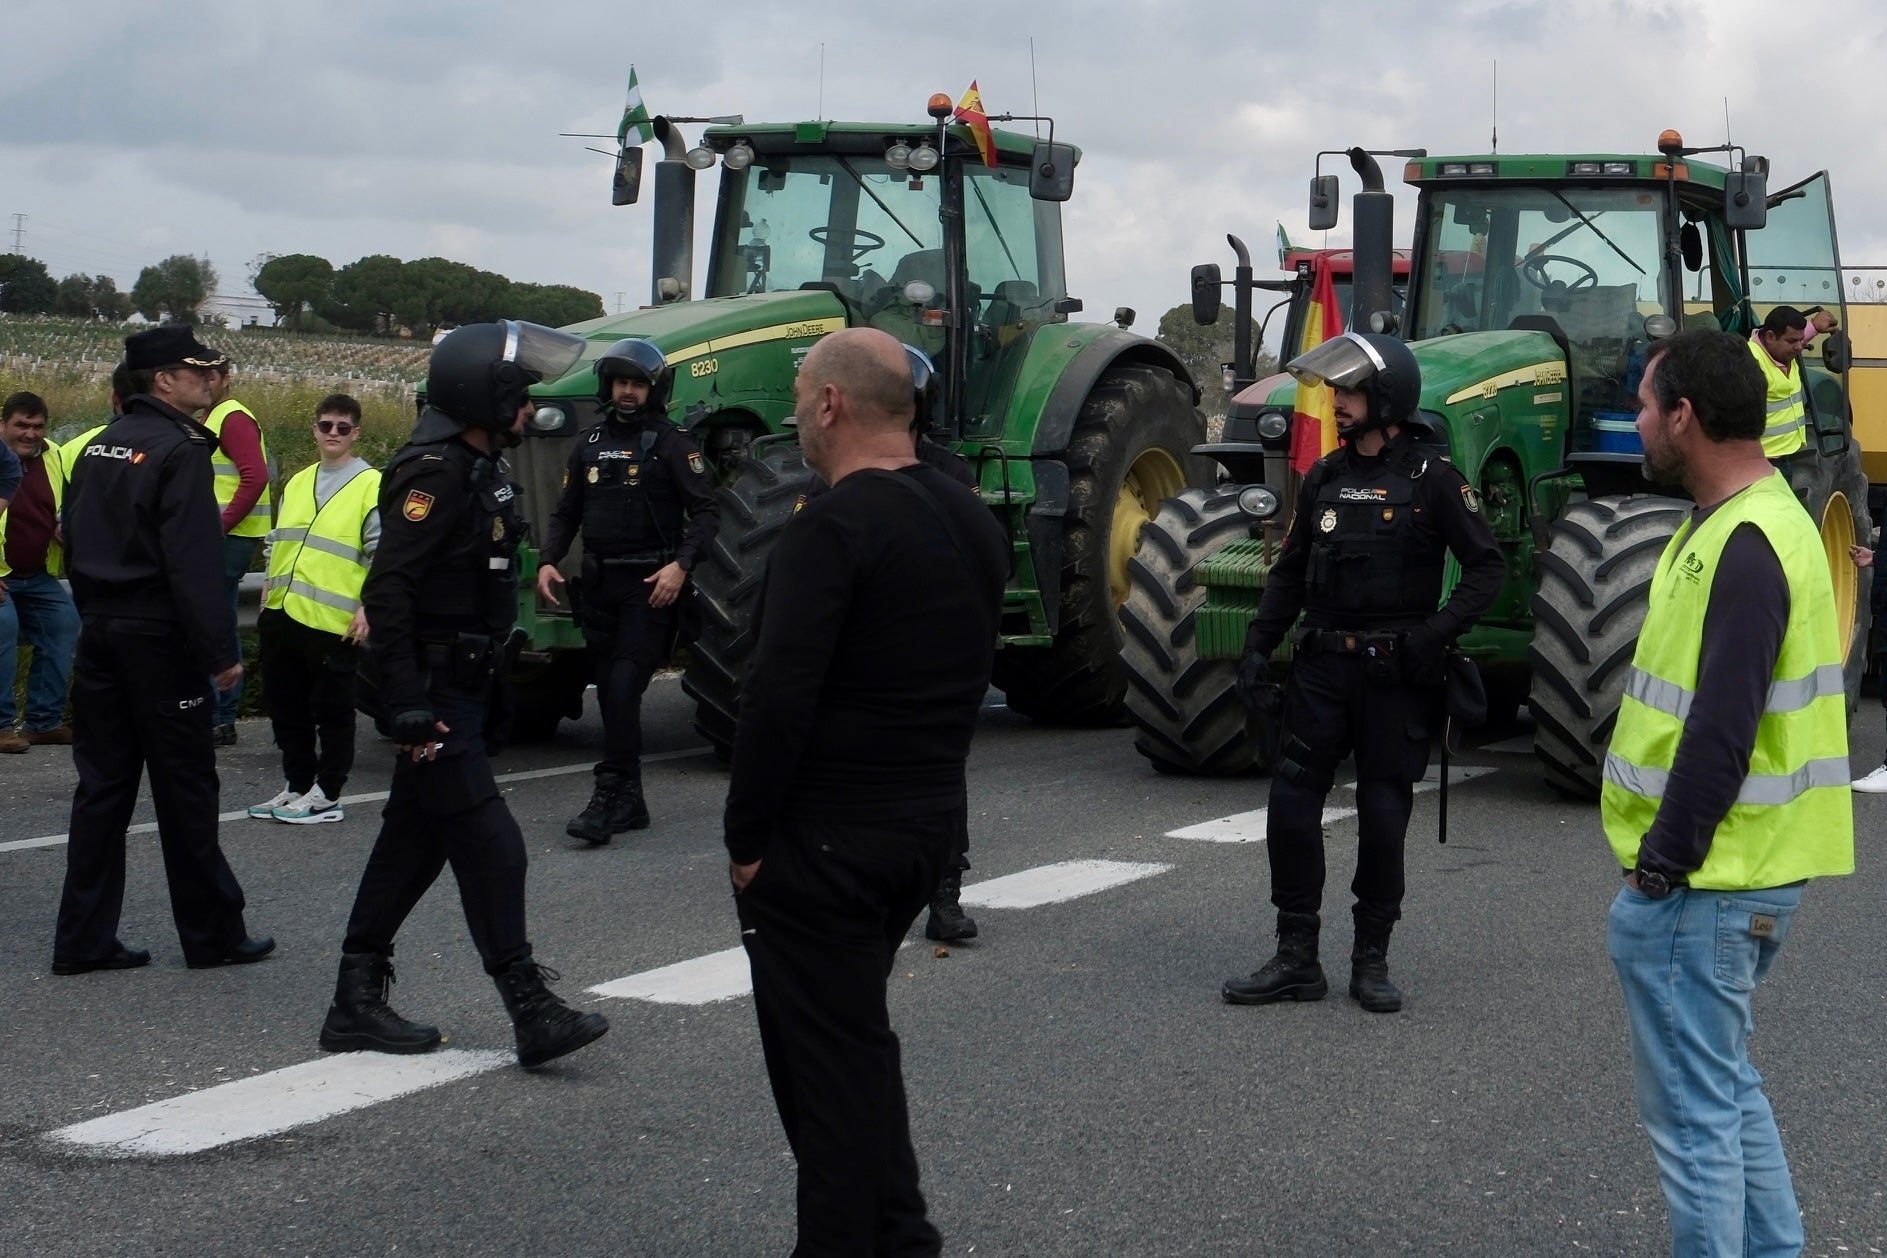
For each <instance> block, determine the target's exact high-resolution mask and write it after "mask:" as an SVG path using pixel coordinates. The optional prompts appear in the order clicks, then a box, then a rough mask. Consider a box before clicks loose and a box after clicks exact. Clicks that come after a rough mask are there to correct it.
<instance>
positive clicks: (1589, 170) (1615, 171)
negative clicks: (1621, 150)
mask: <svg viewBox="0 0 1887 1258" xmlns="http://www.w3.org/2000/svg"><path fill="white" fill-rule="evenodd" d="M1566 173H1567V174H1569V175H1635V174H1637V173H1638V165H1637V163H1636V162H1567V163H1566Z"/></svg>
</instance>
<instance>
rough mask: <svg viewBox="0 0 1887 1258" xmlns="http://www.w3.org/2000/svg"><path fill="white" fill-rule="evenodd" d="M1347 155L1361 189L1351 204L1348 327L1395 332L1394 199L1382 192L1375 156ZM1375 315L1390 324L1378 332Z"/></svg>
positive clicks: (1358, 152)
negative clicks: (1352, 233) (1351, 267)
mask: <svg viewBox="0 0 1887 1258" xmlns="http://www.w3.org/2000/svg"><path fill="white" fill-rule="evenodd" d="M1348 156H1349V159H1350V166H1351V167H1352V168H1353V169H1354V170H1355V171H1356V173H1357V175H1358V176H1359V177H1360V178H1361V179H1362V180H1363V190H1362V191H1361V192H1359V193H1357V194H1356V196H1355V198H1354V199H1353V200H1352V201H1351V203H1350V204H1351V207H1352V209H1353V210H1354V212H1355V214H1356V226H1355V239H1356V243H1355V245H1354V246H1353V252H1354V257H1355V263H1354V265H1355V267H1356V273H1355V276H1354V278H1353V279H1352V281H1351V282H1352V283H1353V284H1354V286H1355V288H1354V298H1353V300H1352V303H1351V310H1352V313H1351V316H1350V326H1351V327H1353V328H1355V329H1356V330H1357V331H1359V332H1363V331H1373V330H1380V331H1383V332H1395V331H1397V329H1396V327H1395V326H1394V323H1393V320H1394V319H1395V304H1394V303H1395V213H1396V199H1395V196H1394V195H1393V194H1391V193H1389V192H1385V191H1384V190H1383V184H1382V167H1380V166H1378V165H1377V164H1376V159H1375V158H1374V157H1371V156H1370V155H1369V154H1368V153H1367V152H1365V151H1364V150H1363V149H1361V148H1353V149H1351V150H1350V151H1349V153H1348ZM1377 314H1381V315H1382V316H1383V318H1384V319H1385V320H1390V321H1391V322H1390V323H1389V324H1388V325H1387V326H1384V327H1382V328H1380V329H1377V328H1376V327H1375V325H1374V323H1373V322H1372V320H1373V318H1374V316H1375V315H1377Z"/></svg>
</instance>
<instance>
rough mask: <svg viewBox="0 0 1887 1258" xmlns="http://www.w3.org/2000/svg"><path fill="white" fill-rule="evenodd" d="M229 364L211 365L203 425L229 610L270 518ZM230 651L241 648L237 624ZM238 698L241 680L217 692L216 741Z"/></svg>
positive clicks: (231, 732)
mask: <svg viewBox="0 0 1887 1258" xmlns="http://www.w3.org/2000/svg"><path fill="white" fill-rule="evenodd" d="M229 373H230V364H229V363H228V362H227V361H225V362H224V363H223V365H222V366H221V367H220V368H218V369H217V371H216V373H215V380H214V381H213V383H212V386H211V389H210V396H211V398H212V399H213V403H212V405H211V406H210V413H209V414H208V415H206V416H204V418H203V426H204V427H205V428H208V429H209V430H210V431H211V432H213V433H215V434H216V452H215V453H214V454H213V455H211V456H210V467H211V470H213V471H214V472H215V473H216V482H215V487H216V508H217V510H218V511H220V512H221V513H222V516H223V581H224V583H225V584H226V585H227V586H228V587H229V607H230V613H231V615H232V616H233V615H234V614H235V609H236V596H237V594H238V592H239V591H240V590H241V589H242V578H243V574H244V573H246V572H248V571H249V567H250V565H251V564H253V563H255V558H256V549H257V548H258V547H260V546H261V545H262V539H263V538H264V537H267V536H268V533H269V528H270V526H271V525H272V523H273V522H274V514H273V511H272V509H271V504H270V496H269V472H270V468H269V445H268V442H267V441H266V440H264V439H263V436H262V425H261V424H260V423H258V422H257V421H256V417H255V416H254V415H253V414H251V413H250V411H249V408H248V407H246V406H244V405H243V404H242V403H241V402H238V401H237V400H236V399H234V398H232V397H230V396H229ZM236 648H237V650H236V653H237V655H238V656H240V655H241V654H242V638H241V630H240V629H238V631H237V640H236ZM241 702H242V683H241V682H238V683H237V684H236V688H235V689H234V690H231V691H229V692H227V693H223V692H218V694H217V696H216V711H215V713H214V716H213V720H212V723H213V726H214V731H215V732H214V738H215V742H216V745H217V746H218V747H233V746H235V745H236V712H237V710H238V708H239V706H240V704H241Z"/></svg>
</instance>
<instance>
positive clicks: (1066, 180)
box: [1029, 140, 1075, 201]
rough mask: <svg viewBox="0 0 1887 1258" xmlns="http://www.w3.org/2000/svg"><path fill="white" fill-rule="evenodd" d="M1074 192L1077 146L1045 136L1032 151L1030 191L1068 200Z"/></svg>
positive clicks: (1047, 198) (1044, 198)
mask: <svg viewBox="0 0 1887 1258" xmlns="http://www.w3.org/2000/svg"><path fill="white" fill-rule="evenodd" d="M1074 194H1075V146H1074V145H1072V144H1056V143H1055V142H1054V141H1052V140H1043V141H1042V142H1041V143H1039V144H1037V145H1036V146H1035V151H1034V152H1033V153H1031V154H1029V195H1030V196H1031V197H1034V198H1035V199H1036V200H1037V201H1066V200H1068V199H1069V198H1070V197H1072V196H1074Z"/></svg>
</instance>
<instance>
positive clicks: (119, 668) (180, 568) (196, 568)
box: [53, 326, 274, 974]
mask: <svg viewBox="0 0 1887 1258" xmlns="http://www.w3.org/2000/svg"><path fill="white" fill-rule="evenodd" d="M125 361H126V363H127V365H128V366H129V367H130V368H131V369H132V370H134V371H142V370H148V369H152V368H176V367H178V366H179V365H181V367H182V368H184V369H200V368H207V367H213V366H215V365H216V363H217V362H219V361H221V356H220V355H217V354H216V353H215V352H214V351H212V350H208V349H206V348H204V347H203V346H201V345H200V344H198V343H197V341H196V338H195V335H194V332H193V330H192V329H190V328H188V327H183V326H177V327H169V328H159V329H154V330H152V331H150V332H144V333H139V334H138V335H136V336H132V337H129V338H127V340H126V342H125ZM214 446H215V438H214V437H213V436H212V435H211V434H210V433H209V432H208V431H207V430H205V429H204V428H203V426H202V425H201V424H198V423H197V422H196V421H195V420H193V419H192V418H191V417H190V416H189V415H187V414H185V413H184V412H183V411H181V410H178V409H177V408H176V407H174V406H171V405H169V404H168V403H166V402H164V401H161V400H160V399H158V398H156V397H152V396H149V395H146V394H136V395H134V396H132V397H131V398H129V399H127V400H126V402H125V413H124V414H123V415H121V416H119V417H117V418H116V419H115V420H114V421H113V422H112V424H111V425H110V427H109V428H108V429H106V430H104V431H103V432H101V433H100V434H99V435H98V436H97V437H96V438H95V439H94V440H93V441H92V442H91V444H89V445H87V446H86V447H84V449H83V450H80V451H76V452H75V453H76V456H77V457H76V458H75V459H74V461H73V469H72V482H71V485H70V487H69V488H68V490H67V492H66V496H65V503H64V508H65V521H64V528H65V540H66V561H67V571H68V572H69V574H70V578H71V582H72V593H73V599H74V602H75V603H76V604H77V605H78V609H79V614H80V617H81V622H82V628H81V630H80V633H79V645H78V653H77V657H76V659H75V660H74V663H73V670H72V706H73V743H72V761H73V766H74V768H75V769H76V770H77V771H78V779H79V780H78V788H77V790H76V791H75V792H74V794H73V798H72V822H71V834H70V838H69V839H68V841H67V845H66V878H65V889H64V892H63V895H62V896H61V899H60V904H59V922H58V929H57V937H56V941H55V943H54V946H53V970H54V972H55V973H67V974H70V973H78V972H82V971H84V970H88V969H124V968H130V967H132V966H135V965H142V964H144V963H145V962H147V961H149V959H150V955H149V953H147V952H144V951H143V950H141V949H129V948H126V947H125V946H124V945H123V944H122V943H120V942H119V940H118V938H117V929H118V918H119V913H120V910H121V908H122V905H123V902H124V886H125V865H124V851H125V848H124V844H125V829H126V827H127V826H128V825H129V824H130V820H131V813H132V810H133V808H134V807H135V806H136V804H137V798H138V783H139V779H140V777H141V776H142V775H143V773H144V771H145V769H146V768H147V767H148V768H149V770H150V779H151V800H152V803H153V804H154V805H155V807H156V810H157V822H158V841H159V843H160V844H161V845H162V848H163V853H164V872H165V876H166V878H167V880H168V882H169V884H170V899H171V910H172V913H173V915H174V917H175V919H176V924H177V935H178V938H179V940H180V942H181V943H182V945H183V954H184V960H185V961H186V962H187V963H188V964H189V965H190V966H191V967H193V968H201V967H206V966H214V965H224V964H228V963H230V962H237V961H252V960H260V959H261V958H262V957H263V956H266V955H268V953H269V951H271V950H272V949H273V947H274V943H273V941H272V940H267V939H260V940H251V939H249V938H248V934H247V931H246V930H245V928H244V923H243V894H242V888H241V886H239V885H238V884H237V881H236V876H235V874H234V873H232V872H231V871H230V868H229V862H228V861H227V860H225V859H224V856H223V851H222V848H221V846H220V845H219V844H218V842H217V780H216V761H215V752H214V750H213V749H212V747H211V742H210V714H211V709H210V698H211V696H210V683H209V680H208V679H209V678H210V677H212V676H215V675H217V674H221V673H224V672H227V671H228V670H229V669H230V668H231V667H232V666H233V665H235V664H236V663H237V662H238V661H237V659H236V656H235V654H234V652H233V650H232V649H231V645H230V644H231V642H232V641H233V640H234V638H235V626H234V624H233V618H232V617H231V615H230V610H229V606H228V604H227V603H226V602H224V599H223V580H222V563H221V558H220V556H221V554H222V532H223V530H222V527H221V525H220V523H219V521H218V519H217V514H216V506H215V501H214V497H213V495H212V493H211V490H210V482H211V472H210V453H211V450H212V449H213V448H214Z"/></svg>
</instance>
